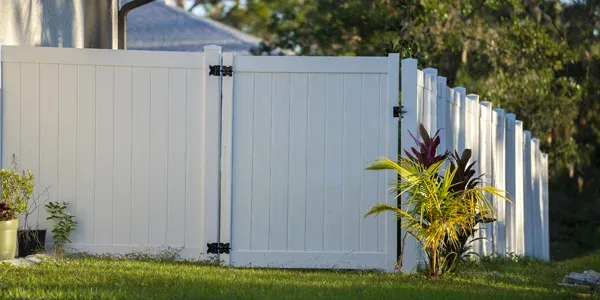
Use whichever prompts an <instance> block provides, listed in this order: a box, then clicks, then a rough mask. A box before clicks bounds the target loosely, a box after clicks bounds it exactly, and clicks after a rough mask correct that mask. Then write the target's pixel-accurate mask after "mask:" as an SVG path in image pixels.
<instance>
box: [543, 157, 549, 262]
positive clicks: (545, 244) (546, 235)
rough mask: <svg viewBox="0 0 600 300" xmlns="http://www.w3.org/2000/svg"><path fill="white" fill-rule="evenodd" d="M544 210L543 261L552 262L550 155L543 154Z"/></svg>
mask: <svg viewBox="0 0 600 300" xmlns="http://www.w3.org/2000/svg"><path fill="white" fill-rule="evenodd" d="M541 172H542V203H543V206H542V209H543V214H542V217H543V220H544V222H543V228H544V230H543V234H542V237H543V243H542V247H543V252H542V259H543V260H550V227H549V225H550V224H549V223H550V222H549V221H550V219H549V217H550V216H549V207H548V204H549V203H548V153H543V154H542V170H541Z"/></svg>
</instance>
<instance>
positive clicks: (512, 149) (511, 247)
mask: <svg viewBox="0 0 600 300" xmlns="http://www.w3.org/2000/svg"><path fill="white" fill-rule="evenodd" d="M515 125H516V116H515V115H514V114H507V115H506V145H505V159H506V170H505V171H506V174H505V175H506V176H505V178H506V179H505V182H506V192H507V196H508V198H509V199H510V201H511V202H508V201H507V202H506V206H505V207H506V211H505V212H506V237H507V238H506V248H507V252H508V253H517V247H516V245H517V231H516V205H517V203H518V202H519V201H522V200H521V199H519V198H518V197H517V192H516V186H517V182H516V178H517V176H516V175H517V174H516V154H517V149H516V140H517V139H516V135H515Z"/></svg>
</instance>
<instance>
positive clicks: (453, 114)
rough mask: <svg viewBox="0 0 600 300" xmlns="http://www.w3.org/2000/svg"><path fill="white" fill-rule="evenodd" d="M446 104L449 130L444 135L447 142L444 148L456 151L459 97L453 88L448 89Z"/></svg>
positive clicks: (458, 130) (458, 131)
mask: <svg viewBox="0 0 600 300" xmlns="http://www.w3.org/2000/svg"><path fill="white" fill-rule="evenodd" d="M448 91H449V95H448V101H449V102H450V103H449V104H448V107H449V114H448V118H447V121H446V123H447V124H449V128H448V130H449V132H448V134H447V135H446V136H447V137H448V144H447V145H446V148H448V150H450V151H452V152H454V151H458V150H459V149H458V140H459V134H460V109H461V107H460V99H459V94H458V93H457V92H456V91H455V90H454V89H448Z"/></svg>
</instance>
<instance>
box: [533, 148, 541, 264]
mask: <svg viewBox="0 0 600 300" xmlns="http://www.w3.org/2000/svg"><path fill="white" fill-rule="evenodd" d="M531 149H532V153H531V155H532V156H531V175H532V180H533V184H532V185H533V201H532V207H533V210H532V212H533V222H534V226H533V229H534V232H533V236H534V240H533V252H534V256H535V257H536V258H538V259H542V235H543V232H542V216H541V214H542V210H541V205H540V204H541V201H542V193H541V191H542V189H541V187H540V183H541V176H540V175H541V172H540V171H541V170H540V169H541V168H540V167H541V160H542V159H541V158H542V157H541V155H540V141H539V139H537V138H532V139H531Z"/></svg>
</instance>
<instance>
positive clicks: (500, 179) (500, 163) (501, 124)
mask: <svg viewBox="0 0 600 300" xmlns="http://www.w3.org/2000/svg"><path fill="white" fill-rule="evenodd" d="M494 111H496V113H497V120H496V128H497V129H496V153H497V155H496V168H495V169H494V172H495V174H496V187H497V188H498V189H500V190H502V191H504V190H505V185H504V180H505V178H504V168H505V166H506V163H505V160H504V150H505V149H504V137H505V132H504V128H505V121H504V120H505V113H504V110H503V109H501V108H496V109H495V110H494ZM496 200H497V201H494V208H495V209H496V213H497V215H498V221H496V222H497V223H498V233H497V235H496V237H497V242H496V245H497V247H496V253H497V254H499V255H501V256H503V255H505V253H506V218H505V205H506V204H505V202H504V200H502V199H499V198H497V197H496Z"/></svg>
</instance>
